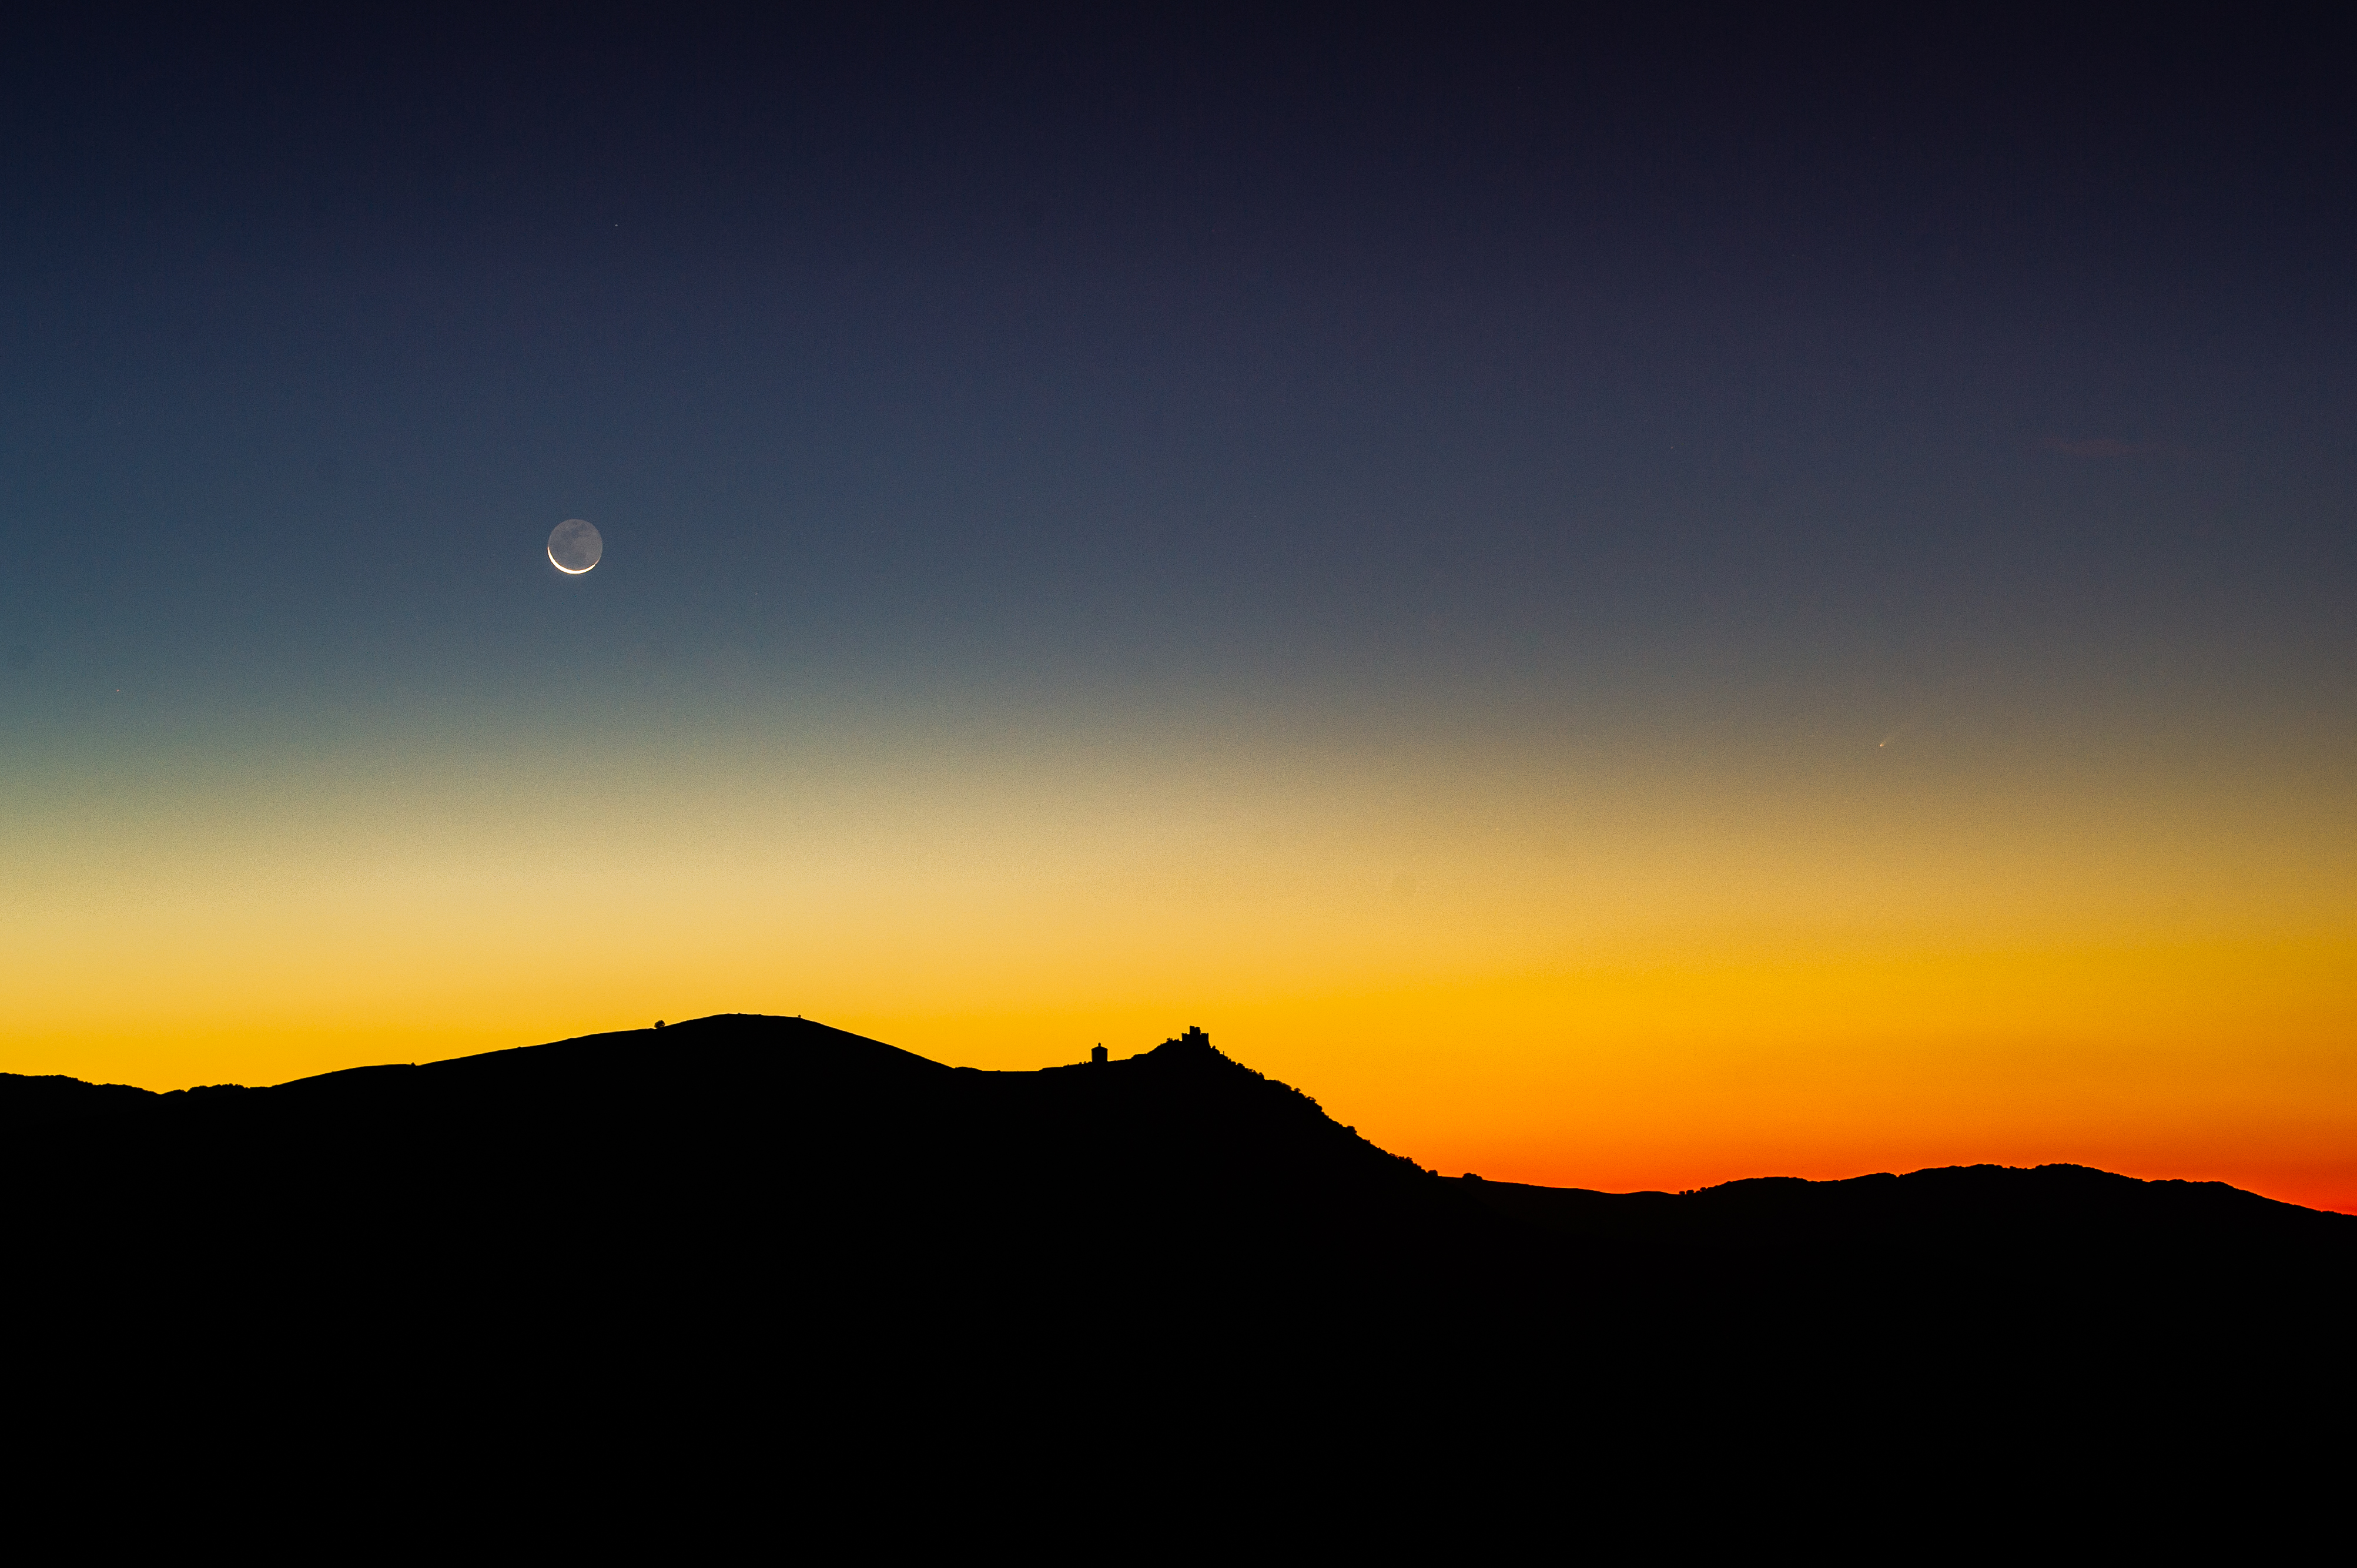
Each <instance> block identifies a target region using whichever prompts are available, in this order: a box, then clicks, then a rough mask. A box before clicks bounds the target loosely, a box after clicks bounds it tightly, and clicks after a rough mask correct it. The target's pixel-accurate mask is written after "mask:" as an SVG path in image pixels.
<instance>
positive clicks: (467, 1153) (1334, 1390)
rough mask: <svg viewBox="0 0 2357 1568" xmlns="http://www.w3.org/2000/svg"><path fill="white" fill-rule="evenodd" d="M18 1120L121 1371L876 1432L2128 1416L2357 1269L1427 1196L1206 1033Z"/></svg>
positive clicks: (1949, 1189)
mask: <svg viewBox="0 0 2357 1568" xmlns="http://www.w3.org/2000/svg"><path fill="white" fill-rule="evenodd" d="M0 1138H5V1144H4V1145H0V1147H4V1148H5V1153H0V1161H5V1165H4V1166H0V1169H4V1170H5V1178H6V1180H7V1182H8V1184H9V1192H10V1194H11V1200H12V1216H13V1220H14V1223H13V1227H12V1237H11V1242H10V1246H11V1254H12V1257H13V1259H14V1261H15V1263H16V1277H17V1278H18V1280H19V1281H20V1282H23V1281H34V1282H38V1283H37V1284H36V1285H35V1286H33V1287H31V1288H30V1289H29V1290H27V1287H25V1286H24V1285H22V1284H20V1287H19V1301H20V1304H26V1303H27V1302H29V1305H31V1307H32V1308H33V1310H34V1311H35V1312H36V1313H37V1314H38V1315H39V1316H40V1317H41V1319H42V1321H43V1322H45V1323H46V1325H47V1327H46V1330H45V1331H46V1332H47V1333H48V1334H49V1335H51V1336H53V1337H55V1336H66V1337H70V1339H71V1340H72V1341H73V1342H74V1343H77V1344H82V1345H93V1344H107V1345H112V1346H113V1347H115V1349H114V1350H113V1351H112V1352H110V1353H111V1354H117V1355H120V1354H132V1355H136V1354H138V1353H141V1352H140V1350H139V1348H141V1347H147V1348H151V1349H152V1348H154V1347H155V1346H156V1333H155V1331H154V1327H153V1325H154V1324H155V1323H156V1321H158V1320H159V1319H167V1320H169V1321H170V1322H172V1323H173V1324H175V1325H176V1328H175V1330H174V1332H175V1333H176V1334H177V1335H179V1336H181V1337H184V1338H189V1339H195V1340H201V1341H203V1342H205V1343H208V1344H210V1345H214V1346H216V1347H219V1346H229V1347H234V1348H235V1349H234V1353H235V1355H236V1356H238V1357H241V1358H247V1359H252V1358H262V1359H264V1360H267V1359H270V1358H275V1357H282V1356H285V1355H289V1354H297V1355H300V1356H303V1357H307V1358H320V1359H327V1360H329V1361H332V1360H334V1359H337V1358H339V1357H346V1356H350V1355H351V1354H352V1353H353V1348H354V1347H356V1346H374V1347H377V1349H376V1350H375V1351H371V1356H373V1357H375V1358H376V1359H375V1360H372V1361H371V1366H372V1367H373V1368H374V1370H373V1371H371V1374H370V1375H371V1377H374V1376H378V1375H381V1374H382V1375H391V1374H389V1373H386V1372H385V1369H386V1368H389V1367H395V1366H408V1367H410V1368H411V1371H410V1372H409V1373H405V1374H402V1375H404V1376H408V1375H422V1374H420V1373H419V1372H418V1371H417V1368H418V1367H419V1366H421V1365H425V1364H430V1365H431V1366H432V1367H434V1368H436V1369H439V1370H438V1371H437V1372H436V1374H435V1375H437V1376H438V1375H441V1373H442V1372H447V1369H449V1368H450V1367H452V1366H458V1365H463V1366H469V1367H473V1368H475V1369H477V1372H476V1374H475V1375H479V1376H481V1377H487V1378H496V1379H502V1380H513V1379H520V1378H521V1379H530V1378H533V1377H538V1376H542V1375H543V1374H545V1375H546V1376H549V1377H555V1376H557V1371H556V1369H558V1368H567V1367H574V1366H577V1365H578V1364H579V1362H578V1358H580V1357H582V1356H585V1355H587V1356H594V1357H596V1358H597V1359H598V1361H599V1364H600V1365H602V1366H605V1367H608V1368H609V1369H612V1375H613V1376H615V1377H618V1378H622V1379H624V1380H625V1381H626V1382H628V1381H629V1380H630V1379H632V1378H651V1379H652V1381H651V1382H647V1383H644V1384H643V1386H641V1385H640V1384H637V1383H632V1384H630V1386H631V1387H634V1388H637V1390H638V1393H637V1394H635V1395H633V1396H632V1397H641V1396H643V1397H647V1398H656V1397H662V1398H672V1397H683V1396H680V1395H678V1389H679V1388H682V1387H688V1386H694V1387H697V1388H710V1387H726V1388H730V1389H737V1390H741V1391H745V1396H744V1397H748V1398H752V1397H755V1396H756V1392H757V1391H763V1390H767V1391H770V1393H774V1392H775V1391H776V1390H777V1389H778V1388H780V1387H782V1386H786V1385H791V1386H792V1387H794V1388H796V1389H799V1390H800V1391H801V1394H800V1396H799V1397H802V1398H806V1399H807V1398H828V1399H835V1398H841V1399H845V1400H850V1401H852V1402H853V1403H856V1405H857V1406H858V1407H859V1409H861V1410H862V1411H866V1412H870V1413H869V1414H868V1415H862V1416H861V1417H859V1419H861V1420H866V1419H869V1418H870V1415H872V1412H873V1409H874V1408H880V1407H877V1403H876V1402H877V1399H878V1398H882V1397H883V1396H882V1395H880V1394H879V1393H878V1392H877V1391H888V1393H889V1398H888V1399H886V1400H885V1403H886V1404H891V1403H893V1402H896V1401H897V1402H908V1401H915V1402H919V1403H920V1404H927V1405H928V1406H929V1408H930V1407H931V1406H932V1405H940V1404H942V1402H946V1405H944V1406H943V1408H949V1409H957V1410H966V1411H969V1412H972V1411H980V1410H984V1409H989V1410H997V1411H1001V1412H1006V1411H1008V1410H1019V1411H1028V1412H1032V1414H1033V1415H1037V1414H1038V1413H1039V1412H1041V1411H1057V1412H1062V1413H1061V1414H1060V1415H1058V1416H1057V1417H1056V1418H1055V1419H1058V1420H1073V1419H1081V1417H1080V1416H1079V1415H1076V1414H1075V1412H1077V1411H1087V1412H1094V1414H1093V1415H1091V1416H1089V1417H1088V1419H1102V1420H1116V1419H1124V1418H1122V1417H1119V1416H1118V1415H1117V1413H1116V1412H1121V1411H1125V1410H1128V1411H1135V1410H1136V1409H1143V1408H1148V1407H1151V1408H1154V1409H1158V1410H1169V1409H1172V1408H1181V1407H1183V1408H1185V1409H1189V1410H1192V1409H1196V1408H1197V1407H1198V1406H1199V1405H1200V1402H1202V1401H1203V1400H1205V1399H1212V1400H1213V1402H1215V1403H1218V1404H1220V1405H1221V1406H1222V1408H1228V1409H1243V1408H1251V1409H1255V1410H1258V1411H1260V1412H1261V1418H1262V1419H1265V1420H1273V1421H1278V1422H1279V1424H1280V1425H1283V1423H1284V1422H1285V1421H1294V1422H1297V1421H1298V1420H1300V1419H1303V1417H1302V1416H1301V1414H1300V1412H1303V1411H1307V1410H1314V1411H1318V1412H1326V1413H1325V1415H1324V1416H1321V1417H1320V1419H1321V1420H1322V1419H1328V1418H1329V1417H1333V1416H1334V1413H1335V1412H1346V1411H1357V1412H1360V1414H1359V1415H1358V1416H1355V1417H1351V1420H1352V1421H1356V1420H1359V1419H1365V1420H1369V1421H1391V1420H1394V1419H1397V1418H1399V1416H1400V1414H1401V1412H1404V1411H1423V1412H1427V1413H1429V1412H1432V1411H1434V1410H1436V1409H1443V1410H1455V1411H1458V1412H1462V1411H1464V1410H1466V1409H1469V1408H1479V1409H1483V1410H1488V1411H1491V1412H1492V1414H1493V1415H1494V1412H1495V1411H1496V1409H1497V1408H1498V1407H1499V1406H1500V1405H1501V1404H1503V1405H1509V1406H1512V1407H1514V1408H1518V1409H1519V1408H1523V1407H1524V1406H1526V1405H1528V1404H1529V1403H1530V1402H1533V1401H1537V1402H1541V1403H1545V1402H1549V1401H1571V1402H1575V1403H1577V1405H1578V1406H1579V1407H1580V1408H1583V1409H1587V1410H1590V1411H1595V1410H1600V1409H1607V1408H1609V1409H1612V1410H1618V1411H1620V1412H1622V1413H1621V1415H1620V1417H1618V1418H1616V1420H1619V1421H1620V1422H1622V1423H1627V1422H1629V1421H1635V1422H1638V1423H1640V1424H1642V1423H1647V1422H1652V1423H1661V1422H1669V1423H1673V1424H1675V1423H1679V1422H1684V1421H1685V1420H1686V1415H1680V1414H1678V1413H1677V1412H1687V1413H1688V1414H1690V1413H1691V1412H1692V1411H1694V1410H1695V1409H1697V1408H1706V1409H1708V1410H1710V1411H1713V1412H1717V1414H1716V1415H1715V1416H1714V1417H1713V1419H1714V1420H1721V1421H1726V1422H1732V1423H1736V1424H1737V1426H1738V1427H1745V1428H1748V1427H1749V1426H1755V1425H1757V1424H1758V1423H1763V1422H1765V1423H1771V1424H1772V1423H1774V1422H1777V1421H1790V1420H1792V1419H1797V1417H1795V1416H1794V1415H1793V1413H1792V1412H1794V1411H1795V1410H1799V1409H1803V1408H1805V1409H1806V1410H1808V1411H1811V1412H1815V1413H1814V1414H1813V1415H1812V1416H1810V1417H1809V1419H1811V1420H1818V1419H1825V1420H1831V1419H1835V1418H1836V1416H1838V1415H1839V1412H1852V1415H1853V1416H1854V1417H1855V1419H1859V1420H1864V1419H1867V1414H1866V1413H1863V1412H1880V1414H1879V1415H1878V1416H1876V1417H1875V1419H1888V1418H1889V1417H1890V1416H1891V1415H1892V1412H1898V1411H1906V1410H1910V1409H1915V1408H1917V1407H1927V1406H1930V1405H1942V1406H1944V1407H1946V1408H1949V1409H1950V1410H1951V1411H1952V1412H1953V1411H1955V1410H1967V1411H1983V1412H1993V1411H1996V1410H1997V1409H1999V1408H2002V1407H2005V1406H2006V1405H2007V1402H2015V1403H2018V1402H2023V1401H2032V1402H2050V1400H2051V1398H2052V1394H2053V1389H2054V1388H2055V1387H2056V1386H2057V1380H2061V1382H2062V1383H2065V1384H2067V1385H2068V1386H2069V1387H2071V1388H2072V1389H2074V1390H2077V1391H2079V1393H2078V1394H2077V1395H2074V1398H2077V1399H2079V1401H2080V1402H2081V1404H2082V1405H2083V1406H2085V1407H2086V1408H2092V1409H2096V1410H2100V1411H2105V1412H2111V1414H2110V1415H2107V1416H2106V1417H2105V1419H2107V1420H2108V1419H2114V1418H2115V1417H2119V1416H2120V1415H2121V1412H2127V1411H2130V1410H2147V1409H2149V1410H2154V1411H2161V1410H2166V1409H2170V1408H2175V1409H2179V1410H2181V1409H2183V1408H2185V1407H2186V1405H2187V1402H2189V1401H2193V1400H2201V1401H2209V1402H2215V1401H2218V1400H2232V1399H2237V1398H2244V1397H2251V1398H2257V1397H2261V1396H2265V1397H2267V1398H2276V1397H2279V1396H2281V1395H2282V1394H2283V1393H2284V1391H2285V1390H2287V1389H2288V1388H2295V1387H2305V1388H2309V1389H2311V1390H2313V1391H2315V1397H2317V1398H2319V1399H2321V1398H2324V1397H2326V1393H2327V1391H2329V1390H2330V1389H2333V1388H2337V1387H2340V1386H2341V1380H2342V1379H2343V1377H2344V1375H2345V1366H2344V1360H2345V1351H2344V1350H2343V1349H2342V1348H2341V1343H2340V1335H2339V1331H2338V1315H2339V1312H2340V1303H2341V1302H2343V1301H2345V1300H2346V1299H2347V1297H2346V1292H2347V1289H2348V1287H2349V1285H2350V1284H2351V1283H2352V1281H2357V1269H2352V1264H2357V1218H2352V1217H2346V1216H2341V1215H2332V1214H2323V1213H2318V1212H2315V1211H2311V1210H2307V1209H2301V1208H2294V1207H2292V1206H2289V1205H2286V1204H2280V1203H2274V1202H2270V1201H2268V1200H2266V1199H2264V1198H2260V1197H2255V1196H2253V1195H2251V1194H2248V1193H2243V1192H2238V1191H2235V1190H2234V1189H2232V1188H2229V1187H2222V1186H2219V1185H2217V1184H2203V1183H2184V1182H2143V1181H2136V1180H2132V1179H2130V1178H2127V1177H2124V1176H2111V1175H2106V1174H2104V1173H2102V1172H2098V1171H2090V1170H2084V1169H2081V1168H2077V1167H2070V1166H2057V1167H2045V1168H2041V1169H2038V1170H2012V1169H2003V1168H1997V1167H1972V1168H1963V1169H1951V1170H1938V1171H1921V1172H1916V1173H1913V1174H1911V1175H1908V1176H1867V1177H1861V1178H1858V1179H1857V1180H1854V1181H1845V1182H1802V1181H1793V1180H1776V1179H1770V1180H1760V1181H1749V1182H1737V1183H1731V1184H1728V1185H1727V1186H1725V1187H1715V1188H1711V1189H1708V1190H1706V1191H1702V1192H1698V1193H1694V1194H1689V1195H1683V1196H1673V1195H1666V1194H1658V1193H1652V1194H1630V1195H1609V1194H1602V1193H1592V1192H1579V1191H1569V1190H1557V1189H1548V1188H1539V1187H1520V1186H1515V1185H1512V1184H1507V1183H1498V1182H1481V1181H1477V1180H1471V1179H1443V1178H1441V1177H1439V1176H1435V1175H1433V1174H1431V1173H1428V1172H1425V1171H1422V1170H1419V1169H1418V1168H1417V1167H1415V1165H1413V1164H1412V1163H1411V1162H1409V1161H1408V1160H1406V1159H1405V1158H1402V1157H1400V1156H1398V1155H1392V1154H1388V1153H1386V1152H1384V1151H1383V1150H1381V1149H1378V1148H1376V1147H1374V1146H1373V1145H1372V1144H1369V1143H1368V1142H1366V1141H1365V1140H1364V1139H1362V1138H1361V1137H1359V1136H1358V1135H1357V1134H1356V1133H1354V1132H1352V1131H1351V1130H1350V1129H1348V1128H1345V1127H1342V1126H1340V1125H1338V1124H1336V1123H1335V1122H1333V1121H1332V1120H1330V1119H1329V1118H1328V1117H1327V1116H1326V1115H1325V1114H1324V1113H1323V1112H1321V1111H1320V1110H1319V1109H1318V1106H1317V1104H1316V1103H1315V1102H1314V1101H1311V1100H1310V1099H1309V1098H1308V1097H1307V1096H1306V1095H1304V1094H1302V1093H1300V1092H1299V1091H1297V1090H1294V1089H1292V1088H1289V1087H1287V1086H1286V1085H1284V1084H1281V1083H1276V1082H1274V1081H1272V1080H1270V1079H1265V1078H1263V1077H1261V1076H1260V1075H1259V1074H1257V1073H1254V1072H1253V1071H1251V1070H1250V1069H1247V1068H1245V1067H1243V1066H1241V1065H1239V1064H1237V1063H1235V1062H1233V1061H1232V1060H1230V1059H1228V1058H1226V1057H1224V1056H1222V1055H1221V1054H1220V1053H1219V1052H1217V1051H1216V1050H1214V1049H1213V1048H1212V1047H1211V1045H1210V1043H1209V1042H1208V1041H1207V1040H1205V1039H1204V1038H1203V1037H1202V1036H1200V1034H1192V1033H1190V1034H1189V1036H1182V1037H1180V1038H1179V1039H1175V1040H1171V1041H1168V1042H1166V1043H1164V1044H1163V1045H1162V1046H1160V1047H1157V1048H1156V1049H1153V1050H1151V1051H1147V1052H1145V1053H1143V1054H1141V1055H1138V1056H1135V1057H1132V1058H1128V1059H1126V1060H1121V1061H1111V1062H1105V1063H1101V1064H1098V1063H1091V1064H1081V1065H1075V1066H1071V1067H1064V1068H1054V1069H1047V1070H1044V1071H1039V1072H1029V1073H995V1072H977V1071H973V1070H969V1069H950V1068H946V1067H943V1066H941V1065H940V1064H937V1063H934V1062H931V1061H928V1060H926V1059H924V1058H920V1057H917V1056H913V1055H911V1054H909V1053H908V1052H905V1051H900V1050H897V1049H895V1048H893V1047H889V1046H887V1045H883V1044H881V1043H879V1042H877V1041H874V1040H868V1039H864V1038H861V1037H859V1036H854V1035H849V1034H845V1033H843V1032H842V1031H839V1030H835V1029H830V1028H827V1027H825V1026H823V1025H820V1024H816V1023H812V1022H809V1021H806V1020H802V1019H799V1018H769V1017H759V1016H748V1015H727V1016H720V1017H713V1018H705V1019H701V1020H698V1021H695V1022H694V1023H687V1024H681V1025H677V1026H672V1027H670V1028H666V1029H663V1030H662V1031H661V1032H660V1033H658V1032H656V1031H653V1030H637V1031H629V1032H624V1033H619V1034H612V1035H601V1036H588V1037H586V1038H581V1039H574V1040H565V1041H560V1042H557V1043H555V1044H552V1045H545V1046H537V1047H528V1048H524V1049H519V1050H511V1051H500V1052H494V1053H490V1054H488V1055H483V1056H477V1057H470V1058H462V1059H459V1060H455V1061H447V1062H438V1063H434V1064H430V1065H426V1066H422V1067H381V1068H368V1069H355V1070H352V1071H349V1072H339V1073H332V1074H328V1075H326V1076H324V1077H320V1078H314V1079H303V1080H299V1081H297V1082H294V1083H289V1084H284V1085H280V1086H278V1087H276V1088H272V1089H235V1088H221V1089H204V1090H189V1091H185V1092H178V1093H171V1094H151V1093H147V1092H145V1091H142V1090H131V1089H124V1088H121V1087H113V1086H94V1085H90V1084H84V1083H80V1082H76V1081H73V1080H70V1079H27V1078H20V1077H0ZM650 1347H661V1348H662V1350H661V1354H660V1356H655V1357H654V1359H655V1360H657V1361H660V1362H661V1363H662V1365H663V1366H665V1367H667V1368H670V1369H671V1370H670V1371H668V1372H665V1373H664V1374H663V1375H662V1376H661V1377H656V1376H655V1375H654V1374H652V1373H651V1372H649V1371H648V1370H647V1367H648V1366H649V1365H651V1364H652V1363H651V1362H650V1361H649V1360H648V1359H647V1358H648V1357H650V1356H653V1355H654V1352H653V1351H652V1350H651V1349H650ZM418 1358H424V1361H423V1362H420V1361H418V1360H417V1359H418ZM534 1368H539V1369H540V1370H539V1371H534V1370H533V1369H534ZM682 1369H688V1370H682ZM601 1386H602V1385H601ZM565 1387H566V1388H567V1389H569V1390H571V1391H572V1392H570V1393H568V1394H567V1395H566V1396H565V1397H567V1398H574V1397H586V1396H583V1395H581V1394H580V1391H579V1386H578V1384H577V1383H575V1382H566V1383H565ZM663 1390H670V1391H671V1392H669V1393H664V1392H662V1391H663ZM850 1391H859V1392H857V1394H856V1398H855V1397H854V1394H853V1393H852V1392H850ZM1213 1391H1216V1392H1215V1393H1214V1392H1213ZM608 1392H609V1393H610V1390H609V1391H608ZM731 1397H735V1396H733V1395H732V1396H731ZM759 1397H770V1396H769V1394H762V1395H760V1396H759ZM1796 1401H1797V1402H1800V1403H1797V1404H1796V1403H1795V1402H1796ZM1010 1402H1011V1403H1010ZM1174 1402H1175V1404H1174ZM1282 1412H1293V1413H1292V1414H1291V1415H1290V1416H1286V1415H1283V1413H1282ZM1383 1412H1389V1413H1383ZM1006 1419H1017V1418H1016V1417H1014V1416H1007V1417H1006ZM1022 1419H1026V1420H1028V1419H1031V1417H1030V1416H1025V1417H1023V1418H1022ZM1841 1419H1850V1417H1841ZM1605 1424H1607V1425H1610V1424H1611V1423H1605Z"/></svg>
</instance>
